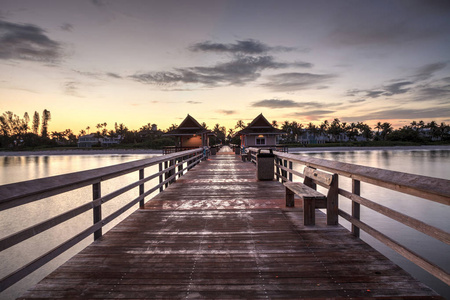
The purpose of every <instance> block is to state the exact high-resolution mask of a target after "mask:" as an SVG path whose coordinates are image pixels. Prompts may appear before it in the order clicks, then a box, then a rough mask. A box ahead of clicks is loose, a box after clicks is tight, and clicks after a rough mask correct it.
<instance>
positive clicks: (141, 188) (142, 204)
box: [139, 169, 144, 208]
mask: <svg viewBox="0 0 450 300" xmlns="http://www.w3.org/2000/svg"><path fill="white" fill-rule="evenodd" d="M142 179H144V169H140V170H139V180H142ZM143 194H144V184H143V183H142V184H140V185H139V196H140V195H143ZM139 208H144V198H142V199H141V200H140V201H139Z"/></svg>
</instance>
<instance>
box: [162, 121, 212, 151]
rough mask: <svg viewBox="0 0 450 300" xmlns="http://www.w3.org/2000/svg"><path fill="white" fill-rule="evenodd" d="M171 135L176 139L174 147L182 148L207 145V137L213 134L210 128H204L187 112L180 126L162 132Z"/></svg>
mask: <svg viewBox="0 0 450 300" xmlns="http://www.w3.org/2000/svg"><path fill="white" fill-rule="evenodd" d="M164 135H165V136H173V137H175V139H176V147H179V148H182V150H185V149H189V148H198V147H204V146H208V145H209V137H210V136H212V135H214V133H213V132H212V131H211V130H208V129H206V128H204V127H203V126H202V125H200V123H199V122H197V120H195V119H194V118H193V117H192V116H190V115H189V114H188V115H187V117H186V118H185V119H184V120H183V122H181V124H180V126H178V127H177V128H176V129H174V130H171V131H169V132H167V133H165V134H164Z"/></svg>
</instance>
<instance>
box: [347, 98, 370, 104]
mask: <svg viewBox="0 0 450 300" xmlns="http://www.w3.org/2000/svg"><path fill="white" fill-rule="evenodd" d="M365 101H366V99H355V100H350V101H348V102H350V103H362V102H365Z"/></svg>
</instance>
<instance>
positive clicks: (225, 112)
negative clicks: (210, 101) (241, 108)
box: [216, 109, 236, 115]
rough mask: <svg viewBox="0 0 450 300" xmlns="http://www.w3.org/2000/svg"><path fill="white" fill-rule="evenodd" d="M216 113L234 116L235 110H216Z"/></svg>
mask: <svg viewBox="0 0 450 300" xmlns="http://www.w3.org/2000/svg"><path fill="white" fill-rule="evenodd" d="M216 112H218V113H219V114H224V115H234V114H235V113H236V111H235V110H225V109H221V110H217V111H216Z"/></svg>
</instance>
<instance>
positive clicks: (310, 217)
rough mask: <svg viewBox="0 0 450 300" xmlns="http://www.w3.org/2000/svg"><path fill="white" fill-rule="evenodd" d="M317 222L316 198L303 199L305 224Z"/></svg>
mask: <svg viewBox="0 0 450 300" xmlns="http://www.w3.org/2000/svg"><path fill="white" fill-rule="evenodd" d="M315 224H316V200H315V199H303V225H305V226H307V225H315Z"/></svg>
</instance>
